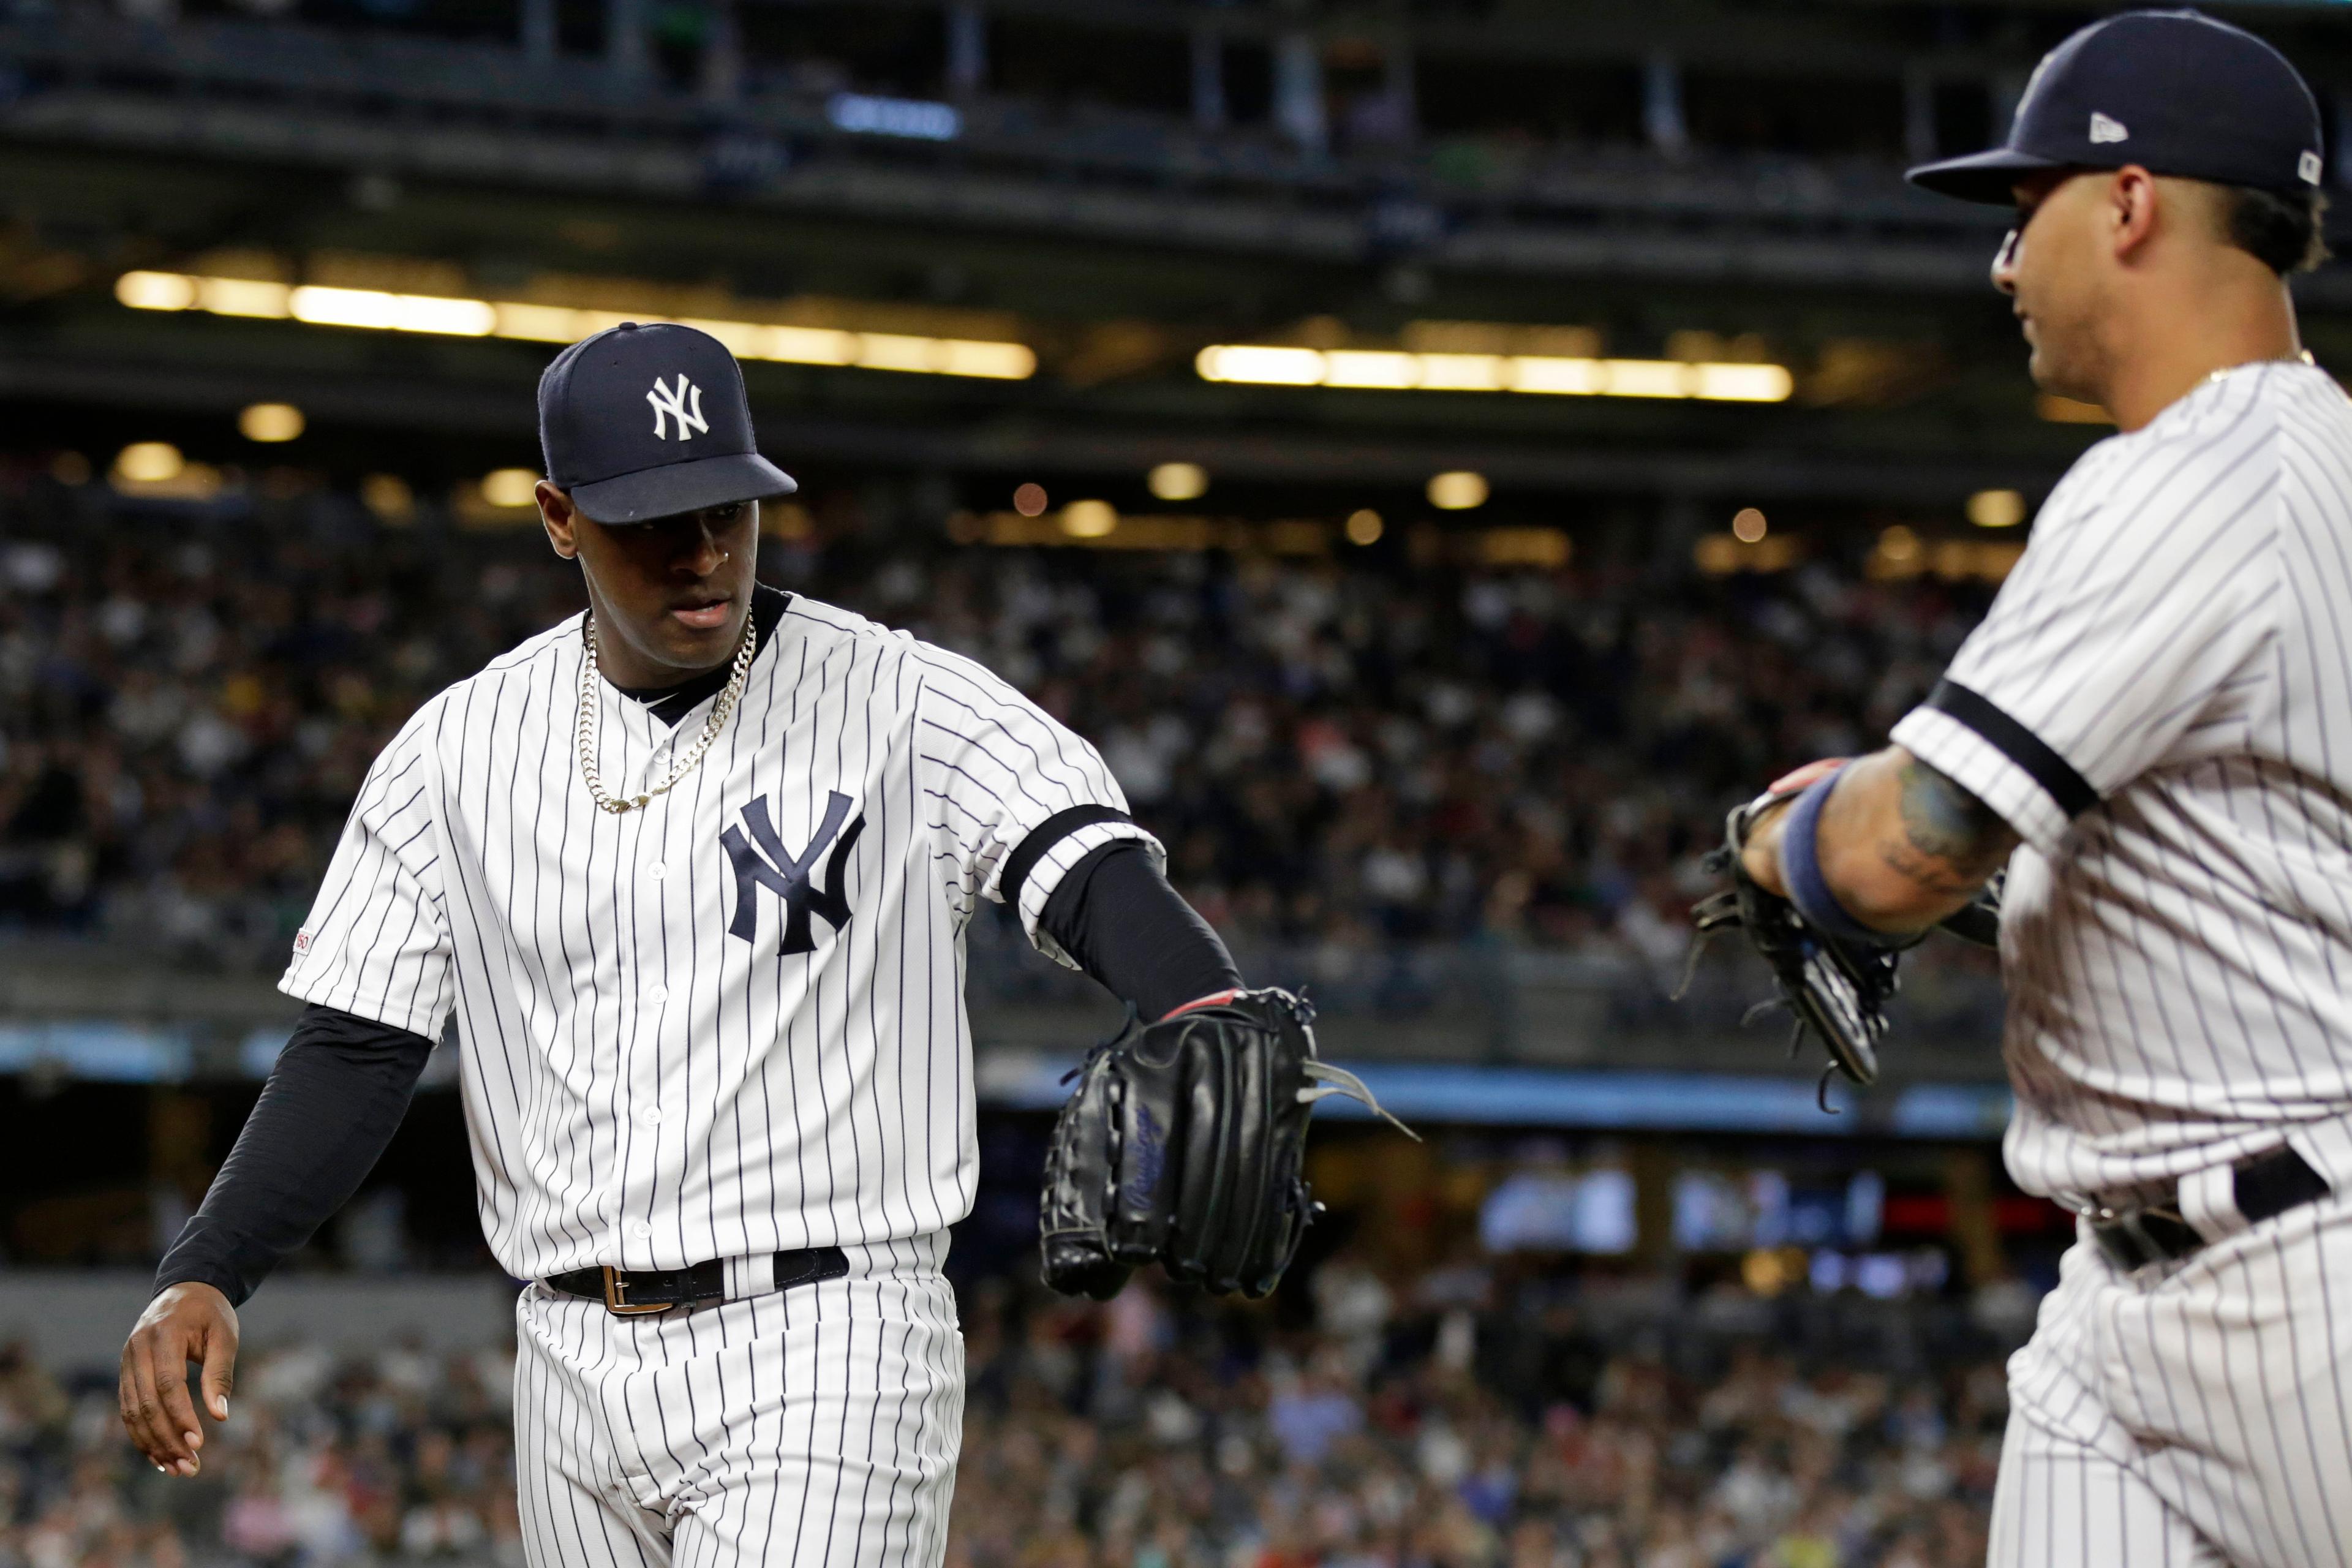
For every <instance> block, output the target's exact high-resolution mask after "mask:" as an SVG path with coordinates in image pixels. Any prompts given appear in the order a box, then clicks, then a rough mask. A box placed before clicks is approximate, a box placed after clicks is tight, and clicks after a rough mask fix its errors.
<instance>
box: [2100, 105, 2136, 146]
mask: <svg viewBox="0 0 2352 1568" xmlns="http://www.w3.org/2000/svg"><path fill="white" fill-rule="evenodd" d="M2091 140H2092V142H2128V141H2130V140H2131V132H2128V131H2126V130H2125V129H2124V122H2123V121H2120V120H2116V119H2114V118H2112V117H2110V116H2108V115H2105V114H2101V113H2099V112H2098V111H2097V110H2092V111H2091Z"/></svg>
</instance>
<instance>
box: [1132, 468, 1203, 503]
mask: <svg viewBox="0 0 2352 1568" xmlns="http://www.w3.org/2000/svg"><path fill="white" fill-rule="evenodd" d="M1144 482H1145V483H1146V484H1147V485H1149V486H1150V489H1151V493H1152V495H1153V497H1154V498H1155V499H1157V500H1200V499H1201V497H1202V496H1204V495H1206V494H1208V492H1209V470H1208V469H1206V468H1202V467H1201V465H1200V464H1198V463H1161V464H1160V465H1159V466H1158V467H1157V468H1153V469H1152V470H1151V472H1150V474H1149V475H1148V476H1146V478H1145V479H1144Z"/></svg>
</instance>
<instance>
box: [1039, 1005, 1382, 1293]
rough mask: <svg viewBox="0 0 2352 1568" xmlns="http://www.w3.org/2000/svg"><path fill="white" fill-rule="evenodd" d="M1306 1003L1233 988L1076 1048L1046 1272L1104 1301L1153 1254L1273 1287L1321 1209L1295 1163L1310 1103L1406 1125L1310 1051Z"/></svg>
mask: <svg viewBox="0 0 2352 1568" xmlns="http://www.w3.org/2000/svg"><path fill="white" fill-rule="evenodd" d="M1314 1016H1315V1010H1314V1009H1313V1008H1312V1007H1310V1006H1309V1005H1307V1003H1306V1002H1305V1001H1304V1000H1302V999H1301V998H1299V997H1297V996H1293V995H1291V994H1289V993H1288V992H1286V991H1276V990H1265V991H1240V992H1235V993H1234V994H1232V995H1231V996H1229V997H1223V998H1220V999H1217V1000H1214V1001H1211V1002H1207V1003H1202V1004H1195V1005H1192V1006H1191V1007H1187V1008H1182V1009H1180V1010H1179V1011H1177V1012H1176V1013H1174V1014H1172V1015H1171V1016H1168V1017H1166V1018H1163V1019H1161V1020H1160V1022H1158V1023H1156V1024H1151V1025H1149V1026H1142V1025H1138V1024H1136V1023H1134V1022H1132V1021H1130V1023H1129V1026H1128V1027H1127V1028H1126V1029H1125V1030H1124V1031H1123V1032H1122V1033H1120V1034H1119V1036H1118V1037H1117V1038H1115V1039H1111V1040H1108V1041H1106V1042H1104V1043H1103V1044H1102V1045H1099V1046H1097V1047H1095V1048H1094V1050H1093V1051H1092V1052H1090V1053H1088V1055H1087V1059H1086V1061H1085V1063H1084V1064H1083V1065H1082V1066H1080V1067H1079V1068H1078V1069H1077V1071H1076V1074H1075V1075H1074V1076H1075V1077H1076V1079H1077V1083H1078V1087H1077V1091H1076V1093H1074V1094H1073V1095H1071V1096H1070V1100H1069V1103H1068V1104H1067V1105H1066V1106H1064V1107H1063V1108H1062V1114H1061V1119H1060V1120H1059V1121H1056V1122H1055V1126H1054V1142H1053V1146H1052V1149H1051V1151H1050V1152H1049V1153H1048V1154H1047V1156H1046V1161H1045V1194H1044V1196H1043V1199H1042V1202H1041V1204H1040V1205H1039V1216H1038V1217H1039V1226H1038V1228H1039V1233H1040V1238H1041V1240H1042V1241H1043V1243H1044V1247H1045V1283H1046V1284H1047V1285H1050V1286H1052V1287H1053V1288H1054V1289H1056V1290H1059V1291H1061V1292H1062V1293H1063V1294H1065V1295H1071V1296H1091V1297H1093V1298H1094V1299H1095V1300H1105V1301H1107V1300H1109V1299H1110V1298H1111V1297H1113V1296H1116V1295H1118V1291H1119V1289H1120V1287H1122V1286H1123V1285H1125V1284H1126V1283H1127V1279H1128V1275H1129V1273H1130V1272H1131V1271H1132V1270H1133V1269H1134V1268H1136V1267H1137V1266H1139V1265H1140V1264H1145V1263H1151V1262H1155V1261H1156V1262H1158V1263H1160V1265H1162V1266H1163V1267H1164V1268H1166V1269H1167V1271H1168V1274H1169V1276H1170V1278H1171V1279H1176V1280H1178V1281H1179V1282H1181V1283H1184V1284H1190V1285H1198V1286H1200V1287H1201V1288H1202V1289H1205V1290H1210V1291H1213V1292H1216V1293H1219V1294H1223V1293H1225V1292H1228V1291H1234V1290H1238V1291H1241V1292H1242V1293H1243V1294H1244V1295H1248V1296H1264V1295H1265V1294H1266V1293H1267V1292H1269V1291H1271V1290H1272V1289H1274V1287H1275V1284H1276V1281H1278V1280H1279V1279H1281V1278H1282V1271H1283V1270H1284V1269H1285V1268H1288V1267H1289V1264H1290V1260H1291V1258H1293V1257H1294V1256H1295V1255H1296V1254H1297V1251H1298V1243H1299V1240H1300V1238H1301V1237H1303V1236H1304V1235H1305V1234H1306V1231H1307V1225H1308V1224H1309V1223H1310V1222H1311V1221H1312V1220H1313V1218H1314V1216H1315V1214H1316V1212H1317V1209H1318V1205H1316V1203H1315V1201H1314V1199H1313V1198H1312V1196H1311V1195H1310V1194H1308V1192H1307V1183H1306V1180H1305V1178H1304V1176H1303V1175H1302V1170H1303V1168H1304V1165H1305V1163H1306V1145H1307V1119H1308V1117H1309V1116H1310V1115H1311V1114H1312V1112H1313V1110H1314V1108H1315V1102H1316V1101H1318V1100H1321V1099H1323V1098H1324V1097H1325V1096H1327V1095H1333V1094H1342V1095H1346V1096H1348V1097H1349V1099H1351V1100H1360V1101H1361V1102H1362V1103H1363V1104H1365V1105H1366V1106H1369V1107H1370V1109H1371V1110H1373V1111H1374V1112H1375V1113H1376V1114H1378V1115H1381V1116H1382V1117H1384V1118H1386V1119H1387V1120H1388V1121H1391V1122H1393V1123H1394V1124H1395V1125H1396V1126H1398V1127H1399V1128H1401V1129H1403V1128H1404V1124H1403V1123H1402V1122H1399V1121H1396V1119H1395V1118H1394V1117H1391V1116H1389V1115H1388V1113H1387V1112H1386V1111H1383V1110H1381V1108H1380V1106H1379V1105H1378V1103H1376V1102H1375V1101H1374V1100H1373V1099H1372V1097H1371V1094H1370V1091H1369V1090H1367V1089H1365V1088H1364V1086H1363V1082H1362V1080H1361V1079H1358V1078H1357V1077H1356V1075H1355V1074H1353V1073H1351V1072H1349V1071H1347V1070H1345V1069H1344V1068H1336V1067H1333V1066H1331V1065H1330V1064H1329V1063H1328V1062H1324V1061H1319V1060H1318V1059H1317V1058H1316V1055H1315V1032H1314V1030H1313V1028H1312V1027H1310V1026H1311V1024H1312V1022H1313V1020H1314ZM1404 1131H1406V1132H1407V1134H1408V1136H1410V1135H1411V1130H1410V1129H1404Z"/></svg>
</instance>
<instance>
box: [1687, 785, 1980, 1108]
mask: <svg viewBox="0 0 2352 1568" xmlns="http://www.w3.org/2000/svg"><path fill="white" fill-rule="evenodd" d="M1822 765H1823V764H1815V765H1814V767H1812V768H1806V769H1801V770H1800V771H1799V772H1797V773H1791V774H1790V775H1789V777H1788V778H1786V779H1783V780H1782V781H1780V784H1776V785H1775V786H1774V787H1773V788H1772V789H1771V790H1769V791H1767V792H1766V793H1765V794H1763V795H1759V796H1757V797H1756V798H1755V799H1754V800H1751V801H1749V802H1748V804H1747V805H1742V806H1737V807H1734V808H1733V810H1732V812H1731V815H1730V816H1728V817H1727V818H1726V819H1725V822H1724V832H1723V838H1724V841H1723V844H1722V847H1719V848H1717V849H1713V850H1710V851H1709V852H1708V853H1707V856H1706V859H1705V861H1703V862H1702V864H1703V865H1704V866H1705V867H1706V869H1707V870H1709V871H1712V872H1715V873H1717V875H1719V876H1723V877H1727V878H1728V879H1730V883H1731V885H1730V886H1729V887H1728V888H1726V889H1724V890H1723V891H1721V892H1719V893H1715V894H1712V895H1710V896H1708V897H1707V898H1706V899H1703V900H1700V901H1699V902H1698V903H1697V904H1696V905H1695V906H1693V907H1692V910H1691V920H1692V922H1693V923H1694V924H1695V925H1696V926H1697V928H1698V933H1697V937H1696V942H1695V944H1694V946H1693V948H1692V952H1691V963H1692V966H1693V968H1694V969H1696V965H1697V963H1698V957H1699V950H1700V949H1701V948H1703V947H1704V946H1705V945H1706V942H1707V939H1708V938H1710V937H1712V936H1714V935H1715V934H1716V933H1717V932H1718V931H1738V932H1739V933H1740V934H1741V935H1743V936H1745V937H1746V938H1747V939H1748V945H1749V946H1751V947H1753V948H1754V949H1755V950H1756V952H1757V954H1758V956H1759V957H1760V958H1762V959H1763V960H1764V963H1765V964H1766V965H1767V966H1768V967H1769V968H1770V970H1771V971H1772V984H1773V988H1774V991H1775V992H1776V993H1777V994H1776V995H1774V996H1773V997H1771V998H1769V999H1768V1000H1767V1001H1765V1002H1764V1003H1761V1004H1759V1008H1758V1009H1757V1010H1761V1009H1762V1008H1764V1007H1769V1006H1772V1005H1776V1004H1777V1005H1782V1006H1785V1007H1787V1008H1788V1010H1789V1012H1790V1014H1791V1015H1792V1016H1794V1017H1795V1019H1796V1032H1795V1034H1794V1036H1792V1037H1791V1038H1790V1049H1791V1050H1792V1051H1793V1050H1794V1049H1795V1048H1796V1046H1797V1044H1798V1042H1799V1041H1801V1039H1802V1038H1803V1037H1804V1036H1805V1034H1806V1033H1807V1032H1808V1031H1810V1032H1811V1033H1812V1034H1813V1035H1814V1036H1815V1037H1817V1038H1818V1039H1820V1041H1821V1042H1822V1046H1823V1047H1825V1048H1826V1049H1827V1050H1828V1052H1829V1058H1830V1066H1831V1068H1832V1069H1834V1070H1835V1071H1837V1072H1838V1073H1841V1074H1843V1076H1844V1077H1845V1078H1847V1079H1851V1080H1852V1081H1853V1082H1854V1083H1857V1084H1871V1083H1875V1082H1876V1081H1877V1080H1878V1047H1879V1043H1880V1042H1881V1041H1882V1040H1884V1039H1885V1037H1886V1027H1887V1019H1886V1009H1887V1005H1888V1004H1889V1003H1891V1002H1892V1001H1893V1000H1894V999H1895V984H1896V983H1895V966H1896V962H1897V958H1898V955H1899V954H1900V953H1901V952H1903V951H1904V950H1906V949H1908V948H1911V947H1915V946H1916V945H1917V944H1918V943H1919V942H1921V941H1922V940H1923V939H1924V936H1925V933H1924V932H1923V933H1921V934H1920V935H1919V936H1913V937H1910V938H1907V939H1894V940H1890V941H1889V942H1887V943H1885V945H1879V944H1876V943H1864V942H1844V941H1841V940H1840V939H1838V938H1836V937H1833V936H1831V935H1830V934H1829V933H1827V932H1826V931H1818V930H1816V929H1814V927H1813V925H1812V924H1811V922H1810V921H1807V920H1806V919H1805V917H1804V916H1802V915H1801V914H1799V913H1798V912H1797V908H1796V906H1795V905H1794V904H1791V903H1790V901H1789V900H1786V899H1784V898H1781V897H1780V895H1778V894H1776V893H1772V892H1769V891H1768V890H1766V889H1765V888H1764V887H1763V885H1762V884H1760V883H1759V882H1758V881H1757V880H1756V879H1755V878H1753V877H1751V876H1749V875H1748V868H1747V866H1746V864H1745V859H1744V851H1745V850H1746V848H1747V847H1748V836H1749V834H1750V833H1752V832H1753V831H1754V829H1755V826H1756V822H1757V819H1758V818H1759V817H1760V816H1763V815H1764V813H1765V812H1767V811H1769V810H1770V809H1771V808H1772V807H1774V806H1776V805H1780V804H1782V803H1783V802H1785V801H1788V800H1791V799H1793V798H1795V796H1797V795H1800V794H1801V793H1802V792H1803V790H1804V788H1805V786H1806V785H1807V784H1811V783H1812V782H1813V780H1814V778H1816V777H1818V776H1820V775H1819V773H1818V769H1819V768H1820V767H1822ZM2000 893H2001V879H2000V878H1999V877H1995V878H1994V879H1992V881H1991V882H1990V884H1988V885H1987V887H1986V888H1985V890H1984V891H1983V892H1981V893H1979V895H1978V896H1977V897H1976V899H1975V900H1973V901H1972V902H1970V903H1969V904H1968V905H1967V906H1965V907H1964V908H1962V909H1961V910H1958V912H1957V913H1954V914H1952V915H1950V916H1948V917H1947V918H1946V919H1945V920H1944V921H1942V922H1940V923H1941V924H1942V926H1943V928H1944V929H1945V930H1946V931H1950V932H1951V933H1952V934H1953V935H1955V936H1958V937H1960V938H1962V939H1964V940H1966V941H1969V942H1977V943H1979V944H1980V945H1982V946H1986V947H1992V946H1997V945H1998V944H1999V942H2000ZM1685 984H1687V982H1685ZM1823 1081H1824V1087H1826V1082H1827V1080H1826V1078H1824V1080H1823Z"/></svg>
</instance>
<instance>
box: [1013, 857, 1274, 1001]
mask: <svg viewBox="0 0 2352 1568" xmlns="http://www.w3.org/2000/svg"><path fill="white" fill-rule="evenodd" d="M1037 923H1038V924H1039V925H1040V926H1042V927H1044V928H1045V933H1046V934H1047V935H1049V936H1051V937H1052V938H1053V939H1054V940H1055V942H1059V943H1061V944H1062V951H1063V952H1066V953H1068V954H1069V955H1070V957H1071V958H1072V959H1074V960H1075V961H1076V963H1077V965H1078V967H1079V968H1080V969H1083V970H1085V971H1086V972H1087V973H1088V974H1091V975H1093V976H1094V977H1095V978H1096V979H1097V980H1098V981H1100V982H1101V983H1102V984H1103V985H1104V986H1105V987H1106V988H1107V989H1108V991H1109V992H1110V994H1112V995H1114V996H1117V997H1118V998H1119V999H1120V1000H1121V1001H1125V1002H1132V1003H1134V1004H1135V1010H1136V1011H1137V1012H1138V1013H1139V1014H1141V1015H1142V1016H1143V1017H1144V1018H1146V1019H1152V1018H1158V1017H1160V1016H1164V1015H1165V1014H1167V1013H1168V1012H1169V1011H1170V1010H1171V1008H1176V1007H1181V1006H1182V1005H1184V1004H1185V1003H1187V1002H1195V1001H1198V1000H1199V999H1200V998H1202V997H1203V996H1208V995H1213V994H1215V993H1217V992H1220V991H1233V990H1237V989H1239V988H1240V986H1241V983H1242V975H1241V971H1240V970H1239V969H1237V968H1235V967H1234V959H1233V954H1232V953H1230V952H1226V951H1225V944H1224V941H1223V938H1221V937H1219V936H1218V935H1217V933H1216V931H1215V930H1214V929H1213V928H1212V927H1211V926H1210V924H1209V922H1208V921H1204V920H1202V918H1201V916H1200V914H1199V912H1198V911H1196V910H1194V909H1193V908H1192V905H1190V904H1188V903H1186V902H1185V901H1184V900H1183V899H1182V898H1181V897H1180V896H1179V895H1178V893H1177V891H1176V889H1173V888H1171V887H1170V886H1169V885H1168V879H1167V878H1165V877H1163V876H1161V875H1160V868H1159V867H1157V866H1155V865H1153V864H1152V862H1151V856H1150V854H1149V853H1148V852H1147V851H1146V850H1145V848H1144V847H1143V846H1142V845H1141V844H1140V843H1139V842H1137V841H1136V840H1135V839H1132V838H1119V839H1114V840H1112V841H1111V842H1110V843H1108V844H1104V845H1099V846H1097V847H1095V848H1094V849H1091V850H1089V851H1088V852H1087V855H1086V857H1085V858H1083V859H1081V860H1080V861H1079V862H1078V863H1077V864H1076V865H1075V866H1073V867H1071V868H1070V869H1069V872H1068V873H1067V874H1066V876H1064V877H1063V879H1061V881H1060V882H1059V883H1058V884H1057V885H1056V886H1055V889H1054V891H1053V895H1052V896H1051V897H1050V898H1048V899H1047V900H1045V910H1043V911H1042V912H1041V913H1040V914H1039V915H1038V917H1037Z"/></svg>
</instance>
